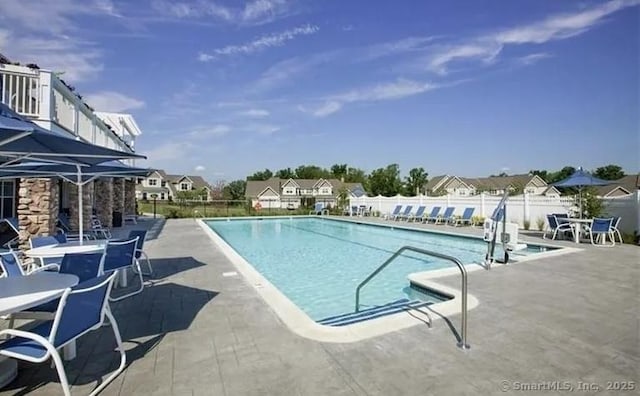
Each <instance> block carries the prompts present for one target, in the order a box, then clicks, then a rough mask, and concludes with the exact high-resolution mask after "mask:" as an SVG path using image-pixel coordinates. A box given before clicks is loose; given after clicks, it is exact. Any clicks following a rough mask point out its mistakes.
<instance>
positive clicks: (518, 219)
mask: <svg viewBox="0 0 640 396" xmlns="http://www.w3.org/2000/svg"><path fill="white" fill-rule="evenodd" d="M500 198H501V197H499V196H492V195H486V194H479V195H473V196H469V197H457V196H455V197H454V196H450V195H443V196H440V197H428V196H416V197H404V196H401V195H397V196H395V197H383V196H381V195H380V196H377V197H359V198H351V199H350V205H357V206H360V205H364V206H366V207H367V208H368V207H371V209H372V210H374V211H379V212H380V213H381V214H385V213H390V212H392V211H393V209H394V208H395V206H396V205H403V206H406V205H413V211H414V212H415V210H416V208H417V207H418V206H421V205H425V206H426V207H427V209H426V210H425V214H429V212H430V211H431V208H433V207H434V206H440V207H442V209H443V210H444V208H445V207H450V206H453V207H455V208H456V210H455V212H454V214H456V215H462V212H463V211H464V209H465V208H474V209H475V211H474V215H475V216H482V217H488V216H490V215H491V213H493V210H494V209H495V207H496V206H497V205H498V203H499V202H500ZM639 199H640V198H639V197H638V194H637V193H636V194H630V195H629V196H627V197H621V198H607V199H604V200H603V203H604V206H605V213H606V214H607V215H611V216H621V217H622V220H621V222H620V230H621V231H623V232H626V233H633V231H634V230H638V229H639V224H640V218H639V216H640V214H639V213H638V202H639V201H638V200H639ZM572 210H576V208H575V206H574V199H573V198H572V197H545V196H540V195H529V194H525V195H518V196H513V197H509V201H508V203H507V220H508V221H510V222H513V223H518V224H520V226H521V227H522V226H523V224H524V220H529V221H530V224H531V225H530V227H531V229H532V230H535V229H537V228H538V227H537V225H536V223H537V222H538V220H540V221H543V222H544V223H545V225H546V215H547V214H549V213H566V212H569V211H572Z"/></svg>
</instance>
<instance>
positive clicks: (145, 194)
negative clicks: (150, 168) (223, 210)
mask: <svg viewBox="0 0 640 396" xmlns="http://www.w3.org/2000/svg"><path fill="white" fill-rule="evenodd" d="M194 190H197V191H203V192H204V200H206V201H211V200H212V198H213V197H212V194H211V190H212V189H211V185H209V183H207V181H206V180H204V179H203V178H202V176H193V175H169V174H167V173H166V172H165V171H163V170H161V169H158V170H156V171H155V172H153V173H152V174H150V175H149V176H148V177H146V178H144V179H142V178H141V179H138V183H137V185H136V198H137V199H153V195H154V194H155V196H156V199H157V200H160V201H170V200H175V199H176V198H177V197H178V193H180V192H181V191H194Z"/></svg>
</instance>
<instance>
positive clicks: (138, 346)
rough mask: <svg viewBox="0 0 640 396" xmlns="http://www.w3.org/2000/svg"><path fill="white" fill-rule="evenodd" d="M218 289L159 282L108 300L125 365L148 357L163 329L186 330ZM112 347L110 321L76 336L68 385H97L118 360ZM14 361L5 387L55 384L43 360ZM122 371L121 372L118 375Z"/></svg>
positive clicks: (22, 389) (19, 389)
mask: <svg viewBox="0 0 640 396" xmlns="http://www.w3.org/2000/svg"><path fill="white" fill-rule="evenodd" d="M218 294H219V293H218V292H217V291H211V290H204V289H198V288H194V287H189V286H184V285H179V284H175V283H163V284H160V285H155V286H153V287H150V288H147V289H145V290H144V292H143V293H141V294H139V295H137V296H134V297H132V298H129V299H126V300H123V301H121V302H117V303H112V304H111V307H112V311H113V314H114V316H115V318H116V322H117V324H118V326H119V328H120V335H121V337H122V340H123V343H124V348H125V350H126V355H127V366H126V368H125V370H126V369H128V368H129V367H130V366H132V365H134V364H135V363H136V362H137V361H138V360H141V359H144V358H145V357H147V356H149V355H150V354H151V353H152V352H153V351H154V350H155V349H156V347H158V346H159V345H160V344H161V342H162V341H163V339H164V338H165V336H166V335H167V334H168V333H172V332H177V331H184V330H187V329H189V327H190V326H191V324H192V323H193V321H194V319H195V318H196V316H197V315H198V313H199V312H200V311H201V310H202V308H204V307H205V306H206V305H207V304H208V303H209V302H210V301H211V300H213V299H214V298H215V297H216V296H217V295H218ZM132 345H133V347H132ZM115 347H116V342H115V338H114V334H113V330H112V328H111V326H110V325H104V326H102V327H101V328H100V329H98V330H95V331H93V332H90V333H88V334H87V335H85V336H83V337H81V338H80V339H79V340H78V345H77V357H76V358H75V359H74V360H72V361H68V362H65V371H66V373H67V378H68V380H69V383H70V384H71V385H72V386H84V385H88V384H94V386H93V388H95V387H97V386H99V385H100V383H101V382H102V380H103V378H106V377H108V376H109V375H110V374H111V373H112V372H113V371H115V370H116V369H117V367H118V365H119V364H120V355H119V353H118V352H116V350H115ZM149 358H151V359H153V357H149ZM19 363H20V371H19V373H18V377H17V378H16V380H14V381H13V382H12V383H11V384H9V385H7V387H5V388H4V389H5V390H13V391H15V392H16V393H15V394H16V395H24V394H28V393H30V392H33V391H35V390H36V389H38V388H41V387H43V386H45V385H48V386H50V385H53V384H52V383H55V384H56V385H57V386H59V383H60V380H59V378H58V375H57V373H56V370H55V368H53V367H52V366H51V364H49V363H48V362H47V363H40V364H33V363H25V362H22V361H20V362H19ZM122 375H124V373H122V374H120V376H122ZM119 378H120V377H119ZM115 381H116V382H117V381H118V379H116V380H115ZM54 387H55V386H54ZM52 389H53V388H52ZM82 392H83V393H84V392H85V391H82ZM54 393H56V394H57V393H61V389H56V390H54Z"/></svg>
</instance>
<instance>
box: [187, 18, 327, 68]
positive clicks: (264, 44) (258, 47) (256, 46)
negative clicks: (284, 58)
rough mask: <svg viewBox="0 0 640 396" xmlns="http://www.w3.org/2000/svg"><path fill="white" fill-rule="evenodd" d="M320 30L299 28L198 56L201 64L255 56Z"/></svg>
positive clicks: (308, 27)
mask: <svg viewBox="0 0 640 396" xmlns="http://www.w3.org/2000/svg"><path fill="white" fill-rule="evenodd" d="M318 30H319V28H318V26H315V25H304V26H299V27H297V28H294V29H289V30H285V31H283V32H280V33H273V34H267V35H264V36H261V37H258V38H256V39H255V40H253V41H250V42H248V43H244V44H241V45H228V46H226V47H223V48H216V49H214V50H213V51H212V52H210V53H205V52H201V53H199V54H198V60H199V61H201V62H209V61H212V60H215V59H218V58H219V57H221V56H228V55H247V54H253V53H255V52H259V51H263V50H265V49H267V48H272V47H280V46H282V45H284V43H286V42H287V41H290V40H293V39H294V38H296V37H297V36H307V35H310V34H314V33H316V32H318Z"/></svg>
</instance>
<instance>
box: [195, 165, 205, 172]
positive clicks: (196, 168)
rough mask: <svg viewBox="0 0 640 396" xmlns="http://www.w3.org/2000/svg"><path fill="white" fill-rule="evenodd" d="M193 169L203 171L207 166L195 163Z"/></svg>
mask: <svg viewBox="0 0 640 396" xmlns="http://www.w3.org/2000/svg"><path fill="white" fill-rule="evenodd" d="M193 170H194V171H196V172H204V171H205V170H207V168H205V167H204V166H203V165H196V166H195V167H194V168H193Z"/></svg>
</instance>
